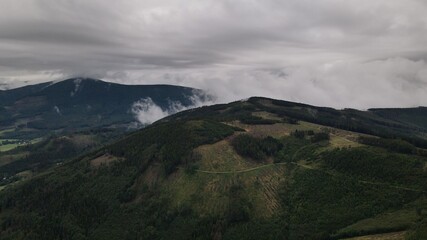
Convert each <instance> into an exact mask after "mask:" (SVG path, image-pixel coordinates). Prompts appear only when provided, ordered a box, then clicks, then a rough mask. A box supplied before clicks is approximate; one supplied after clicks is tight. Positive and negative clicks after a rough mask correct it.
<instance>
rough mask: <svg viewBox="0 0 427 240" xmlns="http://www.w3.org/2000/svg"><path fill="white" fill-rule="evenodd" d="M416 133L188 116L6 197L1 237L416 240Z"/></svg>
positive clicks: (281, 109) (426, 207)
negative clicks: (390, 239)
mask: <svg viewBox="0 0 427 240" xmlns="http://www.w3.org/2000/svg"><path fill="white" fill-rule="evenodd" d="M424 131H425V129H424V128H422V126H418V127H414V126H413V125H411V124H408V123H405V122H399V121H397V120H393V119H387V118H385V117H382V116H380V115H377V114H376V113H375V112H372V111H368V112H364V111H357V110H350V109H347V110H341V111H340V110H334V109H331V108H321V107H313V106H308V105H303V104H297V103H291V102H285V101H279V100H273V99H267V98H250V99H248V100H246V101H238V102H234V103H230V104H221V105H214V106H209V107H202V108H198V109H192V110H188V111H184V112H181V113H178V114H175V115H173V116H170V117H167V118H165V119H162V120H160V121H158V122H156V123H154V124H152V125H150V126H148V127H146V128H144V129H142V130H139V131H137V132H135V133H132V134H130V135H128V136H126V137H125V138H123V139H121V140H118V141H117V142H115V143H113V144H111V145H108V146H105V147H102V148H101V149H99V150H96V151H93V152H92V153H90V154H87V155H85V156H82V157H80V158H77V159H74V160H73V161H69V162H65V163H64V164H62V165H58V166H56V167H54V168H52V169H50V170H48V171H46V172H43V173H42V174H40V175H38V176H35V177H33V178H31V179H29V180H26V181H21V182H18V183H15V184H14V185H11V186H7V187H6V188H5V189H3V190H2V191H1V192H0V210H1V211H0V226H1V229H0V236H2V239H103V240H104V239H170V238H171V236H173V239H345V238H348V237H351V236H364V235H371V234H382V236H385V238H383V239H387V238H386V237H387V236H391V234H392V235H395V236H399V237H400V239H423V238H424V237H425V236H427V234H426V233H427V220H426V217H427V197H426V193H427V185H426V182H427V171H426V166H427V158H426V155H427V154H426V150H425V148H423V147H424V145H423V144H425V137H424V135H423V134H424ZM378 239H380V238H378Z"/></svg>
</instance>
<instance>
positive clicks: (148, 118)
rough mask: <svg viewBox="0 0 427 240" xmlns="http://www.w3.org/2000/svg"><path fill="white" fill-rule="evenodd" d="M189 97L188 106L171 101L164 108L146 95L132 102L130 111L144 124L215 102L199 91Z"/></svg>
mask: <svg viewBox="0 0 427 240" xmlns="http://www.w3.org/2000/svg"><path fill="white" fill-rule="evenodd" d="M189 99H190V101H191V104H190V105H188V106H184V105H182V104H181V103H179V102H173V101H171V102H169V106H168V107H167V108H166V109H162V108H161V107H160V106H159V105H157V104H156V103H155V102H154V101H153V100H152V99H151V98H149V97H147V98H143V99H140V100H139V101H136V102H134V103H133V104H132V107H131V112H132V114H133V115H134V116H135V118H136V120H138V122H139V123H141V124H142V125H143V126H145V125H148V124H151V123H153V122H155V121H157V120H159V119H162V118H164V117H167V116H169V115H171V114H174V113H177V112H181V111H185V110H188V109H192V108H197V107H201V106H206V105H212V104H214V103H215V101H214V100H211V99H210V98H207V97H206V96H204V95H200V94H199V93H195V94H194V95H193V96H190V97H189Z"/></svg>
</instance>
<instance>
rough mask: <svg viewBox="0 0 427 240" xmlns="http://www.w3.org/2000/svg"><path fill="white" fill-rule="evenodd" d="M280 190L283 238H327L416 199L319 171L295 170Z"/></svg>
mask: <svg viewBox="0 0 427 240" xmlns="http://www.w3.org/2000/svg"><path fill="white" fill-rule="evenodd" d="M293 176H294V177H293V180H292V183H290V184H289V185H287V186H286V188H285V189H284V190H283V191H282V195H281V197H282V201H283V205H285V206H286V208H285V211H284V213H283V214H284V216H288V228H289V230H288V235H287V239H331V236H333V234H334V232H335V230H336V229H340V228H342V227H345V226H347V225H350V224H351V223H354V222H355V221H357V220H360V219H365V218H369V217H372V216H375V215H376V214H379V213H381V212H383V211H385V210H387V209H398V208H400V207H401V206H402V205H403V204H404V203H407V202H409V201H411V200H413V199H415V198H417V197H418V193H414V192H411V191H405V190H399V189H388V188H385V187H383V186H378V185H369V184H364V183H361V182H359V181H357V179H352V178H348V177H339V176H333V175H329V174H327V173H325V172H322V171H313V170H302V169H296V170H295V172H294V175H293Z"/></svg>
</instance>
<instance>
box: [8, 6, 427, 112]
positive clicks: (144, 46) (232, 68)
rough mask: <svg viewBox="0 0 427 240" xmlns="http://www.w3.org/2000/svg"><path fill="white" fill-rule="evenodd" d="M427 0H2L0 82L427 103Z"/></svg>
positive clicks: (349, 103) (351, 102) (345, 103)
mask: <svg viewBox="0 0 427 240" xmlns="http://www.w3.org/2000/svg"><path fill="white" fill-rule="evenodd" d="M426 13H427V1H426V0H311V1H310V0H286V1H284V0H123V1H105V0H102V1H101V0H19V1H17V0H1V8H0V87H3V88H6V87H13V86H20V85H22V84H31V83H36V82H42V81H50V80H59V79H64V78H67V77H73V76H87V77H97V78H101V79H104V80H108V81H114V82H122V83H130V84H153V83H169V84H179V85H186V86H192V87H197V88H202V89H205V90H208V91H210V92H211V93H213V94H216V95H217V96H218V99H220V101H223V102H225V101H231V100H236V99H242V98H245V97H249V96H254V95H256V96H266V97H274V98H281V99H286V100H291V101H298V102H305V103H310V104H315V105H326V106H332V107H338V108H342V107H355V108H362V109H364V108H368V107H402V106H419V105H427V14H426Z"/></svg>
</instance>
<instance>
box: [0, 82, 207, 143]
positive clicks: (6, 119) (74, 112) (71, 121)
mask: <svg viewBox="0 0 427 240" xmlns="http://www.w3.org/2000/svg"><path fill="white" fill-rule="evenodd" d="M194 95H200V96H201V97H206V96H205V95H204V93H203V92H202V91H201V90H197V89H193V88H187V87H181V86H171V85H121V84H115V83H109V82H104V81H101V80H97V79H89V78H73V79H68V80H64V81H60V82H49V83H42V84H37V85H32V86H25V87H21V88H17V89H12V90H7V91H0V131H2V130H7V131H6V132H4V134H3V137H5V138H13V139H17V138H18V139H33V138H36V137H40V136H44V135H45V134H46V133H49V132H51V131H55V132H58V131H62V132H67V131H68V132H69V131H76V130H84V129H89V128H91V129H93V128H99V127H124V128H126V127H127V126H129V123H131V122H135V121H136V119H135V116H134V114H133V113H132V112H131V107H132V104H133V103H135V102H136V101H138V100H141V99H146V98H150V99H151V100H152V101H153V102H154V103H155V104H156V105H158V106H159V107H160V108H162V109H163V110H168V108H169V107H170V104H171V103H178V104H180V105H182V106H189V105H191V104H193V102H192V100H191V99H190V98H191V97H192V96H194Z"/></svg>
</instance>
